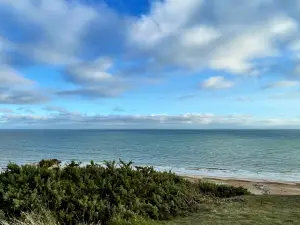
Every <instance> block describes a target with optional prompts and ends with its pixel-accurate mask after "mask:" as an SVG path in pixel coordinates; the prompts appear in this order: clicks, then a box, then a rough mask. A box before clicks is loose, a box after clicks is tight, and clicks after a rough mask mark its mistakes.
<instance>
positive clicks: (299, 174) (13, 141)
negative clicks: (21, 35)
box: [0, 130, 300, 182]
mask: <svg viewBox="0 0 300 225" xmlns="http://www.w3.org/2000/svg"><path fill="white" fill-rule="evenodd" d="M51 158H57V159H59V160H61V161H62V162H63V163H68V162H70V161H71V160H76V161H78V162H82V164H83V165H84V164H87V163H89V162H90V161H91V160H93V161H94V162H97V163H99V164H102V163H104V161H105V160H106V161H112V160H119V159H122V160H123V161H133V163H134V164H135V165H139V166H153V167H154V168H155V169H157V170H159V171H172V172H174V173H177V174H180V175H192V176H207V177H222V178H237V179H249V180H273V181H286V182H287V181H288V182H295V181H300V130H0V167H1V168H2V169H5V167H6V165H7V164H8V163H9V162H14V163H17V164H26V163H36V162H38V161H40V160H41V159H51Z"/></svg>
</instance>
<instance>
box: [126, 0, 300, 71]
mask: <svg viewBox="0 0 300 225" xmlns="http://www.w3.org/2000/svg"><path fill="white" fill-rule="evenodd" d="M233 8H234V9H235V13H232V10H233ZM272 9H273V11H272ZM274 9H276V10H274ZM289 10H290V9H281V4H280V3H279V2H278V1H264V2H259V1H255V2H254V1H253V2H252V1H251V2H246V1H243V2H239V3H238V4H237V3H236V1H232V0H228V1H226V3H225V2H220V1H197V0H189V1H172V0H169V1H164V2H159V3H157V4H156V3H155V4H154V5H153V7H152V9H151V10H150V14H149V15H144V16H142V17H141V18H140V19H138V20H137V21H136V22H135V23H134V24H133V25H132V27H131V30H130V34H129V38H130V42H131V43H133V45H132V46H131V47H134V45H138V46H139V47H141V48H142V49H143V50H144V51H147V52H148V53H147V54H150V55H151V57H152V59H153V60H154V61H155V62H156V63H157V64H159V65H161V67H164V66H167V65H170V64H171V65H176V66H181V67H184V68H187V69H193V70H195V69H196V70H201V69H203V68H205V67H210V68H212V69H217V70H226V71H229V72H231V73H235V74H248V75H249V74H253V73H255V72H257V70H256V68H255V64H254V63H253V60H254V59H258V58H262V57H265V56H271V57H274V56H278V55H279V54H280V52H279V48H278V46H277V42H279V41H280V42H287V41H288V40H289V39H290V38H292V37H293V35H295V33H296V32H297V29H298V24H297V21H296V20H295V19H294V15H292V13H290V12H289ZM290 11H291V10H290ZM271 12H272V13H271ZM174 15H180V16H179V17H178V18H174ZM145 49H146V50H145Z"/></svg>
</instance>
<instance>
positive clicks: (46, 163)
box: [38, 159, 61, 168]
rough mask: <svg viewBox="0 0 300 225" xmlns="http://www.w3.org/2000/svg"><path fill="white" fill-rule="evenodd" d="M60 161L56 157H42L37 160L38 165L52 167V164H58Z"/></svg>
mask: <svg viewBox="0 0 300 225" xmlns="http://www.w3.org/2000/svg"><path fill="white" fill-rule="evenodd" d="M60 163H61V161H59V160H58V159H46V160H45V159H43V160H41V161H40V162H39V164H38V165H39V167H46V168H49V167H53V166H59V165H60Z"/></svg>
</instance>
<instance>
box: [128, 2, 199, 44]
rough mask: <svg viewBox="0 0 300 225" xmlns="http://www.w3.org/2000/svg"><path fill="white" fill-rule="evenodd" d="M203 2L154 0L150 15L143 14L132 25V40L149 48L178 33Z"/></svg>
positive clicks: (130, 35) (130, 33)
mask: <svg viewBox="0 0 300 225" xmlns="http://www.w3.org/2000/svg"><path fill="white" fill-rule="evenodd" d="M202 2H203V1H202V0H185V1H176V0H166V1H156V2H154V3H153V4H152V7H151V10H150V13H149V15H143V16H142V17H141V18H140V19H139V20H137V21H136V23H134V24H133V25H132V27H131V29H130V32H129V39H130V41H131V42H132V43H133V44H138V45H139V46H141V47H142V48H144V47H146V48H148V47H152V46H154V45H157V44H159V43H160V42H162V41H163V40H164V39H166V38H168V37H170V36H172V35H177V34H178V33H179V32H181V30H182V28H183V27H184V26H186V25H187V24H188V23H190V22H191V19H192V17H193V16H194V15H195V13H197V10H198V9H199V6H201V5H202Z"/></svg>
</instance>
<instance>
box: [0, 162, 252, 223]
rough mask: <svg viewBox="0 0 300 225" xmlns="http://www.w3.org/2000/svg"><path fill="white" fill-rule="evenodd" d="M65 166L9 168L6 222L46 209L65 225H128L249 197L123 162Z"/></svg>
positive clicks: (1, 195) (1, 199)
mask: <svg viewBox="0 0 300 225" xmlns="http://www.w3.org/2000/svg"><path fill="white" fill-rule="evenodd" d="M59 163H60V162H59V161H58V160H43V161H41V162H40V163H39V164H37V165H22V166H19V165H16V164H12V163H11V164H9V165H8V166H7V169H6V170H5V171H4V172H3V173H1V174H0V217H1V215H2V217H5V218H6V219H9V218H20V217H21V215H22V213H24V212H25V213H26V212H31V211H35V212H37V213H41V212H39V210H45V209H46V210H47V211H48V212H50V213H51V214H52V216H53V217H54V218H55V219H56V220H57V221H58V222H60V223H62V224H78V223H81V222H85V223H101V224H120V223H121V222H122V224H126V221H131V220H132V219H133V218H141V217H142V218H149V219H154V220H168V219H171V218H174V217H177V216H180V215H185V214H186V213H188V212H194V211H197V210H198V209H199V208H200V207H201V205H202V204H205V201H204V199H205V198H208V196H209V197H213V198H227V197H233V196H240V195H245V194H249V193H248V191H247V190H245V189H244V188H234V187H230V186H224V185H215V184H210V183H205V182H190V181H187V180H185V179H184V178H182V177H179V176H177V175H175V174H173V173H171V172H157V171H155V170H154V169H153V168H151V167H137V166H133V165H132V163H124V162H122V161H120V162H119V163H116V162H107V163H106V165H105V166H101V165H98V164H95V163H94V162H91V164H90V165H86V166H80V164H79V163H76V162H71V163H70V164H68V165H66V166H63V167H60V166H59Z"/></svg>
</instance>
